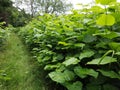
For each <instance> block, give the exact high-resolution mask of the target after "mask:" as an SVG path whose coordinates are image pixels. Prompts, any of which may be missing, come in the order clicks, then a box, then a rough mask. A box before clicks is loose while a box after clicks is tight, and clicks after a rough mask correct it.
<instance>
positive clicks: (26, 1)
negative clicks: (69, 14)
mask: <svg viewBox="0 0 120 90" xmlns="http://www.w3.org/2000/svg"><path fill="white" fill-rule="evenodd" d="M14 3H15V6H19V7H20V8H24V9H25V11H26V12H29V13H31V16H35V15H36V14H38V13H39V14H43V13H49V14H53V13H54V14H61V13H65V12H66V11H68V10H70V8H71V7H72V4H71V3H69V2H68V1H67V0H22V1H21V0H16V1H15V2H14ZM22 5H24V7H22ZM26 6H27V7H26Z"/></svg>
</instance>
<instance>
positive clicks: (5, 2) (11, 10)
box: [0, 0, 30, 26]
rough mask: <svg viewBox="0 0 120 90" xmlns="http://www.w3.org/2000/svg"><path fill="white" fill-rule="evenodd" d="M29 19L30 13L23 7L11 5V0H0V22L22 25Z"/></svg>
mask: <svg viewBox="0 0 120 90" xmlns="http://www.w3.org/2000/svg"><path fill="white" fill-rule="evenodd" d="M29 20H30V15H29V14H26V12H25V10H24V9H20V8H16V7H14V6H13V3H12V1H11V0H0V22H3V21H4V22H6V24H5V26H7V24H12V25H13V26H23V25H25V23H26V22H28V21H29Z"/></svg>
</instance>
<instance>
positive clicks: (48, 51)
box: [19, 0, 120, 90]
mask: <svg viewBox="0 0 120 90" xmlns="http://www.w3.org/2000/svg"><path fill="white" fill-rule="evenodd" d="M96 3H99V4H102V5H103V6H104V7H105V8H102V7H100V6H98V5H95V6H93V7H91V8H89V9H87V10H80V11H76V10H73V13H72V14H68V15H61V16H55V15H49V14H45V15H43V16H39V17H38V18H37V19H34V20H33V21H31V22H30V23H29V24H28V25H27V26H25V27H23V28H22V30H21V31H20V33H19V34H20V35H21V36H22V37H23V38H24V39H25V42H26V43H27V44H28V45H29V47H30V49H31V50H32V53H33V54H34V56H35V57H36V59H37V60H38V61H39V63H40V64H41V65H43V66H44V70H45V71H47V73H48V76H49V78H51V80H53V81H54V82H56V83H59V84H61V85H63V86H64V87H65V88H67V89H68V90H119V89H120V86H119V85H120V33H119V31H120V26H119V25H120V20H119V19H118V17H119V16H118V15H119V13H120V11H119V9H120V7H119V3H117V2H116V0H96Z"/></svg>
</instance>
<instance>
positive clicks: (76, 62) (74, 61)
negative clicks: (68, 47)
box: [63, 57, 80, 66]
mask: <svg viewBox="0 0 120 90" xmlns="http://www.w3.org/2000/svg"><path fill="white" fill-rule="evenodd" d="M79 62H80V60H78V59H77V58H75V57H71V58H69V59H67V60H66V61H64V62H63V64H64V65H65V66H69V65H74V64H78V63H79Z"/></svg>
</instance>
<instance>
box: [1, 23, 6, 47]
mask: <svg viewBox="0 0 120 90" xmlns="http://www.w3.org/2000/svg"><path fill="white" fill-rule="evenodd" d="M3 24H4V22H1V23H0V49H1V47H2V45H3V43H4V41H5V38H6V31H5V30H4V29H3V26H2V25H3Z"/></svg>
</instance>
